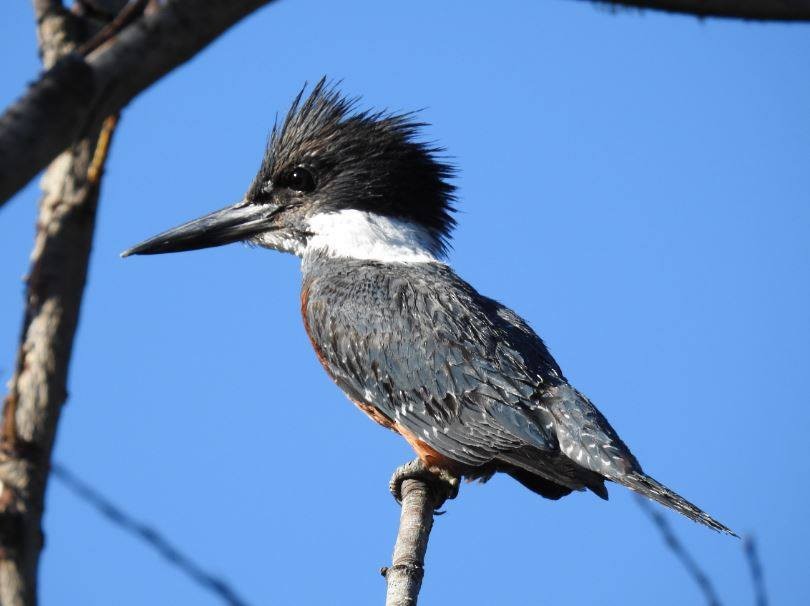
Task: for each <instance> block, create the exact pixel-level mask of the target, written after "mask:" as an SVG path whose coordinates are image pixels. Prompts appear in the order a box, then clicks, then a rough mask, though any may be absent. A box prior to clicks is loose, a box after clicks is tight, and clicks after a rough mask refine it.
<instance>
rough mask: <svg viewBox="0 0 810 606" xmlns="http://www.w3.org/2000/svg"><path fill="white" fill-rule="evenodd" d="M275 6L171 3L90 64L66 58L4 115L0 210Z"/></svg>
mask: <svg viewBox="0 0 810 606" xmlns="http://www.w3.org/2000/svg"><path fill="white" fill-rule="evenodd" d="M272 1H273V0H174V1H168V2H166V3H165V4H163V5H162V6H161V7H160V8H159V9H158V10H157V11H155V12H154V13H152V14H149V15H145V16H143V17H141V18H140V19H138V20H137V21H135V22H134V23H132V24H131V25H129V26H128V27H126V28H125V29H123V30H122V31H121V32H120V33H118V35H116V36H115V37H114V38H112V39H111V40H110V41H107V42H105V43H103V44H102V45H101V46H99V47H98V48H97V49H95V50H94V51H92V52H91V53H90V54H89V55H87V57H82V56H80V55H78V54H74V55H69V56H66V57H64V58H62V59H60V60H59V61H58V62H56V63H55V64H54V65H53V67H51V68H50V69H49V70H48V71H46V72H45V73H44V74H42V75H41V76H40V78H39V79H38V80H37V81H36V82H35V83H34V84H33V85H32V86H31V87H30V88H29V90H28V91H27V92H26V93H25V94H24V95H23V96H22V97H21V98H20V99H19V100H18V101H17V102H16V103H14V104H13V105H12V106H11V107H9V108H8V109H7V110H6V112H5V113H4V114H3V115H2V116H0V204H2V203H4V202H5V201H6V200H7V199H8V198H10V197H11V196H12V195H13V194H14V193H16V192H17V191H18V190H19V189H20V188H22V187H23V186H24V185H25V184H26V183H28V181H30V180H31V179H32V178H33V177H34V176H35V175H36V174H37V172H39V171H40V170H42V168H44V167H45V165H46V164H48V162H50V161H51V160H53V158H55V157H56V156H57V155H58V154H59V153H60V152H62V150H64V149H65V148H67V147H68V146H70V145H71V144H72V143H73V142H75V141H77V140H79V139H80V138H82V136H85V135H86V134H87V133H89V132H93V131H95V130H97V129H98V128H99V127H100V125H101V122H102V121H103V120H104V118H105V117H106V116H109V115H114V114H117V113H118V112H120V110H121V109H122V108H123V107H124V106H125V105H126V104H127V103H129V102H130V101H131V100H132V99H133V98H134V97H135V96H136V95H137V94H138V93H140V92H141V91H143V90H144V89H146V88H148V87H149V86H150V85H151V84H152V83H154V82H155V81H156V80H158V79H159V78H161V77H162V76H163V75H165V74H166V73H168V72H169V71H171V70H172V69H174V68H175V67H177V66H178V65H181V64H182V63H184V62H186V61H188V60H189V59H190V58H191V57H193V56H194V55H195V54H196V53H198V52H199V51H200V50H201V49H202V48H204V47H205V46H207V45H208V44H209V43H210V42H211V41H213V40H214V39H215V38H216V37H217V36H219V35H220V34H221V33H222V32H224V31H225V30H226V29H228V28H229V27H231V26H232V25H233V24H234V23H236V22H237V21H239V20H240V19H242V18H243V17H244V16H246V15H248V14H249V13H251V12H253V11H254V10H256V9H257V8H259V7H260V6H263V5H265V4H268V3H269V2H272Z"/></svg>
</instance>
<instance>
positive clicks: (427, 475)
mask: <svg viewBox="0 0 810 606" xmlns="http://www.w3.org/2000/svg"><path fill="white" fill-rule="evenodd" d="M405 480H419V481H421V482H424V483H425V484H426V485H427V486H428V489H429V490H430V492H431V494H432V496H433V501H434V503H435V505H434V509H439V508H440V507H441V506H442V505H444V502H445V501H447V500H448V499H455V498H456V497H457V496H458V488H459V479H458V477H457V476H455V475H453V474H452V473H450V472H449V471H448V470H446V469H444V468H440V467H427V466H426V465H425V464H424V463H423V462H422V461H421V459H414V460H413V461H410V462H408V463H405V465H401V466H400V467H397V469H396V470H395V471H394V474H393V475H392V476H391V481H390V482H389V483H388V489H389V490H390V491H391V494H392V495H393V497H394V499H395V500H396V502H397V503H399V504H400V505H402V483H403V482H404V481H405Z"/></svg>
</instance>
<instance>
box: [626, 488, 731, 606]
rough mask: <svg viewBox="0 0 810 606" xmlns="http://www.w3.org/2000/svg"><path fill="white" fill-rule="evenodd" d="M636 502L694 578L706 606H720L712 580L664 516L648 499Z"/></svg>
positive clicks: (637, 498) (637, 499) (639, 498)
mask: <svg viewBox="0 0 810 606" xmlns="http://www.w3.org/2000/svg"><path fill="white" fill-rule="evenodd" d="M636 501H637V502H638V504H639V506H640V507H641V508H642V509H643V510H644V511H645V512H646V513H647V515H649V516H650V519H651V520H652V521H653V523H654V524H655V525H656V526H657V527H658V530H659V531H660V532H661V535H662V536H663V538H664V542H665V543H666V544H667V547H669V549H670V550H671V551H672V553H674V554H675V557H677V558H678V559H679V560H680V561H681V564H683V567H684V568H686V572H688V573H689V576H690V577H692V580H693V581H694V582H695V583H696V584H697V586H698V587H699V588H700V590H701V592H703V597H704V598H706V604H708V606H720V605H721V602H720V598H719V597H718V596H717V592H716V591H715V589H714V585H713V584H712V582H711V579H709V575H708V574H706V572H704V571H703V569H702V568H701V567H700V565H699V564H698V563H697V561H695V559H694V558H693V557H692V556H691V555H690V554H689V552H688V551H686V548H685V547H684V546H683V543H681V542H680V540H679V539H678V537H677V536H675V533H674V532H673V531H672V528H671V527H670V525H669V522H667V520H666V518H665V517H664V515H663V514H662V513H661V512H660V511H658V510H657V509H656V508H655V506H654V505H652V504H651V503H650V502H649V501H647V499H645V498H643V497H640V496H637V497H636Z"/></svg>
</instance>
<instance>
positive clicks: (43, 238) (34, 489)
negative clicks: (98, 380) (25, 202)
mask: <svg viewBox="0 0 810 606" xmlns="http://www.w3.org/2000/svg"><path fill="white" fill-rule="evenodd" d="M112 128H113V123H112V122H110V123H108V126H107V127H106V128H105V129H104V132H103V135H102V136H103V137H105V138H107V137H109V135H110V134H111V132H112ZM102 147H104V144H103V143H102V144H101V145H99V144H98V143H97V137H96V136H91V137H88V138H86V139H83V140H82V141H80V142H79V143H78V144H76V145H75V146H74V147H73V149H71V150H70V151H67V152H65V153H63V154H62V155H61V156H59V157H58V158H57V159H56V160H55V161H54V162H53V163H52V164H51V166H50V167H49V168H48V170H47V172H46V173H45V175H44V177H43V179H42V189H43V192H44V193H43V196H42V199H41V201H40V211H39V218H38V220H37V231H36V239H35V243H34V250H33V252H32V254H31V269H30V272H29V275H28V278H27V280H26V281H27V285H26V294H25V316H24V318H23V328H22V335H21V344H20V349H19V351H18V352H17V366H16V370H15V373H14V376H13V377H12V378H11V381H10V383H9V393H8V395H7V396H6V399H5V407H4V411H3V426H2V438H1V439H0V485H2V491H1V492H0V604H2V605H3V606H11V605H15V606H16V605H20V606H22V605H31V604H36V579H37V565H38V560H39V553H40V550H41V548H42V540H43V539H42V532H41V526H40V525H41V518H42V510H43V501H44V495H45V485H46V480H47V476H48V469H49V464H50V457H51V449H52V447H53V440H54V435H55V430H56V424H57V422H58V420H59V415H60V412H61V409H62V405H63V403H64V402H65V399H66V398H67V373H68V365H69V362H70V354H71V350H72V347H73V336H74V333H75V331H76V325H77V323H78V318H79V309H80V305H81V299H82V293H83V290H84V284H85V278H86V275H87V262H88V258H89V255H90V247H91V243H92V238H93V227H94V224H95V218H96V206H97V203H98V194H99V177H100V174H101V168H100V166H98V163H99V162H103V158H100V157H99V156H98V155H97V154H96V150H97V149H100V148H102ZM100 153H105V152H100ZM94 157H95V158H96V163H94V161H93V160H94ZM89 176H94V177H95V178H94V179H92V178H90V177H89Z"/></svg>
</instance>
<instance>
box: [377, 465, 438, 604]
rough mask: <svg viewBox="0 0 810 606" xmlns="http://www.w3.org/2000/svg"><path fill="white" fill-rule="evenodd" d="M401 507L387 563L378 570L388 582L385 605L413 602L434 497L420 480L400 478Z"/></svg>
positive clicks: (422, 573)
mask: <svg viewBox="0 0 810 606" xmlns="http://www.w3.org/2000/svg"><path fill="white" fill-rule="evenodd" d="M401 494H402V511H401V513H400V516H399V531H398V532H397V541H396V543H395V544H394V556H393V558H392V564H391V566H389V567H387V568H383V569H381V570H380V572H381V573H382V575H383V576H384V577H385V580H386V581H387V583H388V589H387V592H386V596H385V606H416V602H417V600H418V598H419V589H420V588H421V587H422V579H423V578H424V576H425V552H426V551H427V545H428V538H429V537H430V530H431V528H433V511H434V508H435V501H434V499H433V496H432V493H431V490H430V487H429V486H428V485H427V484H426V483H425V482H423V481H421V480H415V479H406V480H404V481H403V482H402V488H401Z"/></svg>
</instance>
